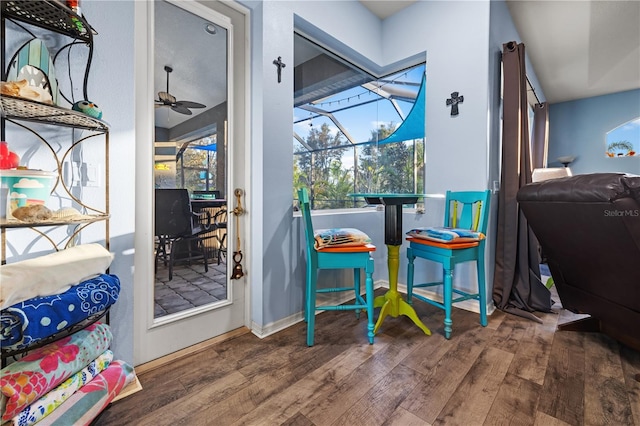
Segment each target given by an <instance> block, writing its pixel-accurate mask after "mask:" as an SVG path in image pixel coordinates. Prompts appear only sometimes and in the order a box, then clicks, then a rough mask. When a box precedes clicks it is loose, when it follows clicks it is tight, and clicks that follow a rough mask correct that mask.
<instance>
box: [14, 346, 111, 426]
mask: <svg viewBox="0 0 640 426" xmlns="http://www.w3.org/2000/svg"><path fill="white" fill-rule="evenodd" d="M111 361H113V352H111V351H110V350H106V351H104V352H103V353H102V354H101V355H100V356H99V357H98V358H96V359H95V360H93V361H91V363H90V364H89V365H88V366H86V367H85V368H83V369H82V370H81V371H78V372H77V373H76V374H74V375H73V376H71V377H69V378H68V379H67V380H65V381H64V382H62V383H61V384H60V385H58V386H57V387H56V388H55V389H53V390H52V391H50V392H48V393H46V394H44V396H42V397H41V398H40V399H38V400H37V401H36V402H34V403H33V404H31V405H29V406H28V407H27V408H25V409H24V410H22V411H21V412H20V413H19V414H18V415H17V416H15V417H14V418H13V419H12V420H11V421H12V423H13V426H30V425H33V424H35V423H36V422H39V421H40V420H42V419H43V418H45V417H46V416H48V415H49V414H51V413H52V412H53V410H55V409H56V408H57V407H58V406H60V404H62V403H63V402H64V401H66V400H67V399H69V398H70V397H71V395H73V394H74V393H75V392H76V391H77V390H78V389H80V388H82V386H84V385H86V384H87V383H89V382H90V381H91V380H93V378H94V377H96V376H97V375H98V374H100V372H102V371H103V370H105V369H106V368H107V367H108V366H109V364H110V363H111Z"/></svg>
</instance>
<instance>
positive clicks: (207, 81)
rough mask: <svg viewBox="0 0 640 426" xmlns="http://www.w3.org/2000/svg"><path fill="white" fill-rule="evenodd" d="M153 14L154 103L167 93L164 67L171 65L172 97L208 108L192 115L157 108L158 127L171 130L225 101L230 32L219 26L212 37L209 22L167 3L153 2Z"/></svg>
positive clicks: (170, 83) (170, 91)
mask: <svg viewBox="0 0 640 426" xmlns="http://www.w3.org/2000/svg"><path fill="white" fill-rule="evenodd" d="M154 13H155V28H154V32H155V33H154V43H155V46H154V69H153V78H154V86H153V87H154V89H155V92H156V93H155V97H154V99H158V94H157V92H159V91H166V90H167V73H166V72H165V70H164V66H165V65H169V66H170V67H172V68H173V72H171V73H170V75H169V93H171V94H172V95H173V96H175V97H176V98H177V100H178V101H193V102H198V103H201V104H204V105H206V108H203V109H193V110H192V112H193V115H185V114H180V113H177V112H175V111H172V110H171V109H170V108H169V107H165V106H163V107H160V108H156V110H155V122H156V127H161V128H166V129H172V128H174V127H175V126H177V125H178V124H181V123H183V122H185V121H187V120H189V119H191V118H194V117H196V116H197V115H199V114H201V113H203V112H206V111H208V110H210V109H211V108H213V107H215V106H216V105H219V104H221V103H222V102H224V101H225V100H226V98H227V96H226V95H227V94H226V90H225V88H226V87H227V86H226V84H227V82H226V80H227V71H226V66H227V63H226V57H227V31H226V30H225V29H224V28H222V27H220V26H216V34H209V33H207V32H206V31H205V25H207V24H211V22H210V21H207V20H205V19H203V18H201V17H199V16H197V15H195V14H193V13H190V12H188V11H186V10H184V9H181V8H179V7H177V6H175V5H172V4H169V3H167V2H164V1H156V2H154ZM176 28H180V30H179V31H177V30H176ZM216 88H217V89H216Z"/></svg>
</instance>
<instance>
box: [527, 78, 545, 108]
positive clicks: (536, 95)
mask: <svg viewBox="0 0 640 426" xmlns="http://www.w3.org/2000/svg"><path fill="white" fill-rule="evenodd" d="M526 78H527V85H528V86H529V90H531V91H532V92H533V96H535V97H536V101H538V104H541V103H542V102H540V98H539V97H538V94H537V93H536V89H534V88H533V84H531V80H529V76H526Z"/></svg>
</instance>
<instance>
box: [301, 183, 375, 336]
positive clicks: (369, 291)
mask: <svg viewBox="0 0 640 426" xmlns="http://www.w3.org/2000/svg"><path fill="white" fill-rule="evenodd" d="M298 199H299V200H300V210H301V211H302V218H303V220H304V230H305V233H304V235H305V241H306V244H307V249H306V252H307V275H306V295H305V297H306V303H305V318H304V319H305V321H306V322H307V345H308V346H313V341H314V326H315V314H316V310H325V311H344V310H355V311H356V315H357V316H359V315H360V311H361V310H366V312H367V337H368V338H369V343H370V344H373V336H374V333H373V327H374V324H373V299H374V296H373V259H372V258H371V252H372V251H375V250H376V247H375V246H374V245H372V244H364V243H363V244H358V245H347V246H344V245H341V246H335V247H322V248H316V239H315V233H314V230H313V224H312V222H311V211H310V208H309V193H308V192H307V189H306V188H302V189H300V190H298ZM333 231H336V235H338V234H340V229H336V230H333ZM320 269H353V284H352V285H351V286H349V287H341V286H338V284H337V283H336V286H334V287H323V288H321V289H319V288H317V286H316V283H317V276H318V271H319V270H320ZM361 269H364V272H365V293H366V299H364V298H363V297H362V295H361V294H360V270H361ZM345 291H352V292H354V297H355V300H354V303H353V304H348V305H347V304H342V305H321V306H318V305H317V304H316V295H317V294H321V293H336V292H345Z"/></svg>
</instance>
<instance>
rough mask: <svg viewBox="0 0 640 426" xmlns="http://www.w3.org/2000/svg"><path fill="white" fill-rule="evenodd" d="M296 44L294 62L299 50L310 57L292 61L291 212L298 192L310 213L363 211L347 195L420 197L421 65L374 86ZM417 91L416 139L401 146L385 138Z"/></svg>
mask: <svg viewBox="0 0 640 426" xmlns="http://www.w3.org/2000/svg"><path fill="white" fill-rule="evenodd" d="M296 36H297V38H296V56H298V55H299V54H298V46H299V43H306V44H307V45H308V46H310V48H311V49H316V50H317V52H312V53H311V54H308V55H309V57H310V58H311V59H307V58H303V59H302V60H301V59H299V58H298V57H296V60H295V62H296V70H295V76H296V80H295V91H294V123H293V131H294V133H293V134H294V138H293V151H294V185H293V191H294V204H295V203H296V191H297V189H298V188H300V187H303V186H306V187H307V188H308V189H309V192H310V196H311V202H312V208H313V209H336V208H353V207H362V206H363V205H365V202H364V200H363V199H354V198H353V197H349V196H347V194H349V193H354V192H357V193H359V192H364V193H366V192H403V193H416V192H418V193H419V192H424V191H423V189H424V87H423V86H424V80H425V64H424V63H421V64H417V65H415V66H413V67H410V68H407V69H404V70H401V71H398V72H394V73H392V74H389V75H386V76H383V77H380V78H377V77H375V76H373V75H372V74H370V73H367V72H366V71H364V70H362V69H360V68H358V67H357V66H355V65H353V64H351V63H350V62H348V61H345V60H344V59H341V58H339V57H337V56H336V55H334V54H333V53H331V52H329V51H327V50H326V49H324V48H322V47H320V46H318V45H316V44H315V43H313V42H311V41H310V40H308V39H306V38H304V37H302V36H299V35H298V34H296ZM314 54H315V55H317V56H315V57H314V56H313V55H314ZM299 56H304V53H303V54H300V55H299ZM305 60H306V61H307V62H306V63H304V62H305ZM301 64H302V66H300V65H301ZM306 65H309V66H308V67H307V68H308V69H306V70H305V69H303V68H304V66H306ZM305 72H306V74H305ZM421 87H422V88H423V92H422V97H421V103H422V105H421V107H420V108H418V109H419V110H420V111H417V113H416V114H412V115H413V116H418V117H419V118H420V123H419V125H418V127H419V128H420V131H419V132H417V133H416V132H414V134H409V135H408V137H411V139H408V140H402V139H398V140H395V138H394V137H389V135H391V134H393V132H394V131H396V129H398V128H399V127H400V126H401V124H402V123H403V122H404V120H405V119H406V118H407V116H408V115H409V114H410V113H411V112H412V110H413V107H414V103H415V102H416V98H417V97H418V94H419V90H420V88H421ZM418 105H420V103H419V104H418ZM409 121H410V120H407V123H408V122H409ZM404 130H406V128H405V129H404ZM397 133H398V134H400V133H405V132H402V131H398V132H397ZM398 134H396V135H394V136H398ZM405 136H406V135H405ZM392 141H393V142H392Z"/></svg>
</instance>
